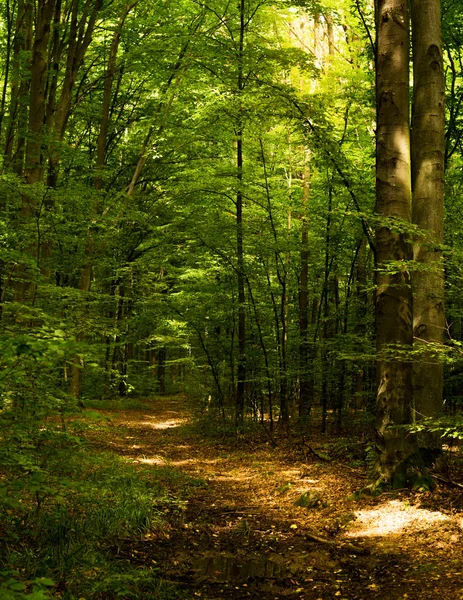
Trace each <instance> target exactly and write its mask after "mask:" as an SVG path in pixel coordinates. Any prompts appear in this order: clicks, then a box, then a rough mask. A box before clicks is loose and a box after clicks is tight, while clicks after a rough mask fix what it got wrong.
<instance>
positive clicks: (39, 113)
mask: <svg viewBox="0 0 463 600" xmlns="http://www.w3.org/2000/svg"><path fill="white" fill-rule="evenodd" d="M54 10H55V0H44V1H41V2H38V4H37V18H36V23H35V35H34V43H33V46H32V61H31V97H30V107H29V132H28V140H27V147H26V178H27V182H28V183H37V182H38V181H41V180H42V178H43V165H42V151H41V148H42V140H43V125H44V122H45V105H46V104H45V86H46V80H47V63H48V60H47V52H48V41H49V39H50V30H51V22H52V19H53V15H54ZM30 202H31V200H30V199H27V200H26V203H27V205H28V206H27V211H28V212H29V211H31V210H32V207H31V206H29V204H30Z"/></svg>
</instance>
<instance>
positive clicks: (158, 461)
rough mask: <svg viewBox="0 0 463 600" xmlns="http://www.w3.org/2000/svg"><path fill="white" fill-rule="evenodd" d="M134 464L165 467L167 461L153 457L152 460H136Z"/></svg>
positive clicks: (160, 457) (159, 457)
mask: <svg viewBox="0 0 463 600" xmlns="http://www.w3.org/2000/svg"><path fill="white" fill-rule="evenodd" d="M136 462H139V463H142V464H144V465H165V464H167V461H166V459H165V458H164V457H162V456H153V457H152V458H137V460H136Z"/></svg>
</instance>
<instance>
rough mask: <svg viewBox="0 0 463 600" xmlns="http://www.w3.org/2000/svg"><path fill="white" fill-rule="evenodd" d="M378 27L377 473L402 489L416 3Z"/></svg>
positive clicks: (391, 2)
mask: <svg viewBox="0 0 463 600" xmlns="http://www.w3.org/2000/svg"><path fill="white" fill-rule="evenodd" d="M377 26H378V31H377V44H378V47H377V50H378V59H377V73H376V94H377V139H376V152H377V158H376V161H377V162H376V212H377V215H378V219H379V221H378V224H377V229H376V250H377V290H376V346H377V385H378V390H377V401H376V402H377V403H376V410H377V424H376V425H377V427H376V429H377V450H378V458H377V463H376V472H377V477H378V480H379V481H381V482H384V483H392V485H393V486H396V487H397V486H400V487H401V486H403V485H404V483H405V480H404V478H405V471H406V459H407V458H408V457H409V455H410V454H411V453H412V448H411V447H410V444H411V443H410V441H409V437H407V435H406V432H405V431H404V429H403V428H401V427H400V426H402V425H407V424H409V423H410V422H411V412H412V411H411V408H412V391H413V390H412V367H411V357H410V356H409V355H407V353H409V352H410V351H411V349H412V343H413V329H412V318H413V311H412V291H411V285H410V275H409V272H408V265H407V261H410V260H411V258H412V253H411V245H410V244H409V242H408V241H407V237H408V236H407V234H406V233H405V232H404V231H403V227H404V226H405V227H406V224H407V223H408V222H409V221H410V219H411V173H410V128H409V10H408V3H404V2H403V0H379V2H378V13H377ZM394 223H396V224H397V227H394Z"/></svg>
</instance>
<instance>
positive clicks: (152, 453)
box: [92, 397, 463, 600]
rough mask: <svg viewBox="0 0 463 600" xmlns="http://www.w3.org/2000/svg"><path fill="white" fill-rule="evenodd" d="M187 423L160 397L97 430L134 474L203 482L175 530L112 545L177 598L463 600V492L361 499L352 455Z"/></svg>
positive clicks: (361, 472)
mask: <svg viewBox="0 0 463 600" xmlns="http://www.w3.org/2000/svg"><path fill="white" fill-rule="evenodd" d="M190 421H191V413H190V411H189V409H188V404H187V402H186V400H185V399H184V398H181V397H178V398H174V399H172V398H169V399H167V398H165V399H157V400H155V401H153V402H150V403H149V404H147V408H146V409H144V410H131V411H124V412H122V413H118V415H117V416H116V417H114V415H113V416H112V427H111V430H110V435H108V433H107V432H106V433H104V432H100V433H97V432H94V433H93V434H92V441H93V443H94V444H96V445H98V447H101V448H102V449H103V448H104V449H109V448H110V449H112V450H113V451H114V452H116V453H117V454H119V455H122V456H123V457H124V458H125V459H126V460H127V461H130V462H131V463H133V465H134V468H141V467H146V466H147V465H153V466H155V467H156V468H159V467H163V466H164V467H173V468H175V469H179V470H181V471H182V472H183V473H186V474H188V475H189V476H193V477H195V478H201V479H202V480H204V484H203V485H199V486H196V487H195V486H191V487H188V496H187V497H186V499H185V501H184V502H183V503H180V504H177V505H174V506H177V508H175V509H171V508H170V509H166V511H167V510H168V511H169V512H166V518H167V520H168V522H169V523H170V525H169V526H168V527H165V528H164V529H163V530H162V531H153V532H152V533H150V534H147V535H146V536H144V537H143V539H138V540H137V539H134V540H125V541H123V542H121V544H120V546H119V547H118V548H117V553H118V554H119V556H120V557H121V558H126V559H127V560H130V561H132V562H135V563H137V564H150V565H152V564H157V565H158V566H159V568H160V570H161V573H162V577H163V578H164V579H165V580H166V581H169V582H172V583H175V584H176V585H177V586H178V587H177V589H178V590H179V592H178V594H179V595H178V597H179V598H203V599H207V600H219V599H230V598H233V599H235V598H236V599H239V598H253V599H262V600H263V599H266V600H267V599H268V600H276V599H281V600H283V599H291V600H296V599H298V600H299V599H307V600H309V599H310V600H311V599H314V600H317V599H322V600H327V599H330V598H336V599H341V600H342V599H359V600H360V599H365V600H366V599H370V598H375V599H388V600H389V599H391V600H394V599H398V598H408V599H409V600H415V599H417V600H418V599H419V600H421V599H433V600H434V599H439V600H447V599H448V600H458V599H463V553H462V547H463V545H462V542H463V489H459V488H458V487H451V486H448V485H447V484H440V485H438V487H437V489H436V490H435V491H434V492H432V493H430V492H427V493H418V492H413V493H412V492H408V491H405V490H404V491H399V492H394V493H390V494H383V495H381V496H379V497H376V498H372V497H367V498H361V499H360V500H357V501H354V500H352V499H349V496H350V495H351V494H352V493H353V492H355V491H356V490H359V489H361V488H363V487H364V486H365V484H366V483H367V480H366V475H365V469H364V468H359V467H355V466H354V467H353V466H351V465H349V464H348V462H349V459H348V458H346V459H345V460H343V457H337V458H336V459H331V460H328V459H327V457H325V456H324V455H322V454H321V452H322V451H317V450H316V453H318V454H319V455H318V456H317V455H316V454H315V453H313V452H310V451H309V452H307V449H306V448H305V449H304V447H303V446H302V445H301V444H300V443H299V441H298V440H297V439H293V440H292V441H291V442H290V443H289V442H281V443H278V446H277V447H272V445H271V444H269V443H268V442H267V443H266V442H265V440H264V439H262V438H260V439H249V438H243V439H236V440H234V442H233V443H231V442H230V441H227V442H225V441H223V442H218V441H217V440H215V441H211V440H210V439H208V438H207V437H205V436H202V435H201V432H200V430H198V428H197V427H196V428H195V427H191V426H190V425H189V422H190ZM326 441H327V440H326V439H324V438H321V437H320V438H319V439H315V440H311V447H312V448H314V449H317V448H318V449H320V447H321V445H322V444H324V443H326ZM304 450H305V451H304ZM161 472H162V469H161ZM167 472H170V473H171V474H170V478H171V479H172V470H171V469H167V470H166V473H167ZM174 472H175V471H174ZM170 484H171V485H172V486H173V488H175V482H172V481H171V482H170ZM177 488H178V486H177ZM173 493H175V494H179V493H180V492H179V489H176V490H173ZM303 494H304V496H303V498H302V503H303V504H306V506H297V505H296V504H295V502H296V501H298V500H300V499H301V496H302V495H303ZM300 501H301V500H300ZM115 551H116V550H115Z"/></svg>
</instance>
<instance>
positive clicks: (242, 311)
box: [235, 0, 246, 425]
mask: <svg viewBox="0 0 463 600" xmlns="http://www.w3.org/2000/svg"><path fill="white" fill-rule="evenodd" d="M239 13H240V15H239V16H240V30H239V45H238V76H237V89H238V93H239V94H241V93H242V92H243V90H244V85H245V82H244V75H243V53H244V36H245V33H246V23H245V0H240V5H239ZM236 133H237V135H236V137H237V141H236V178H237V191H236V253H237V285H238V370H237V384H236V410H235V412H236V415H235V418H236V424H237V425H240V424H241V423H242V422H243V418H244V395H245V385H246V294H245V284H246V277H245V273H244V249H243V189H242V187H243V125H242V123H241V116H239V123H238V127H237V132H236Z"/></svg>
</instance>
